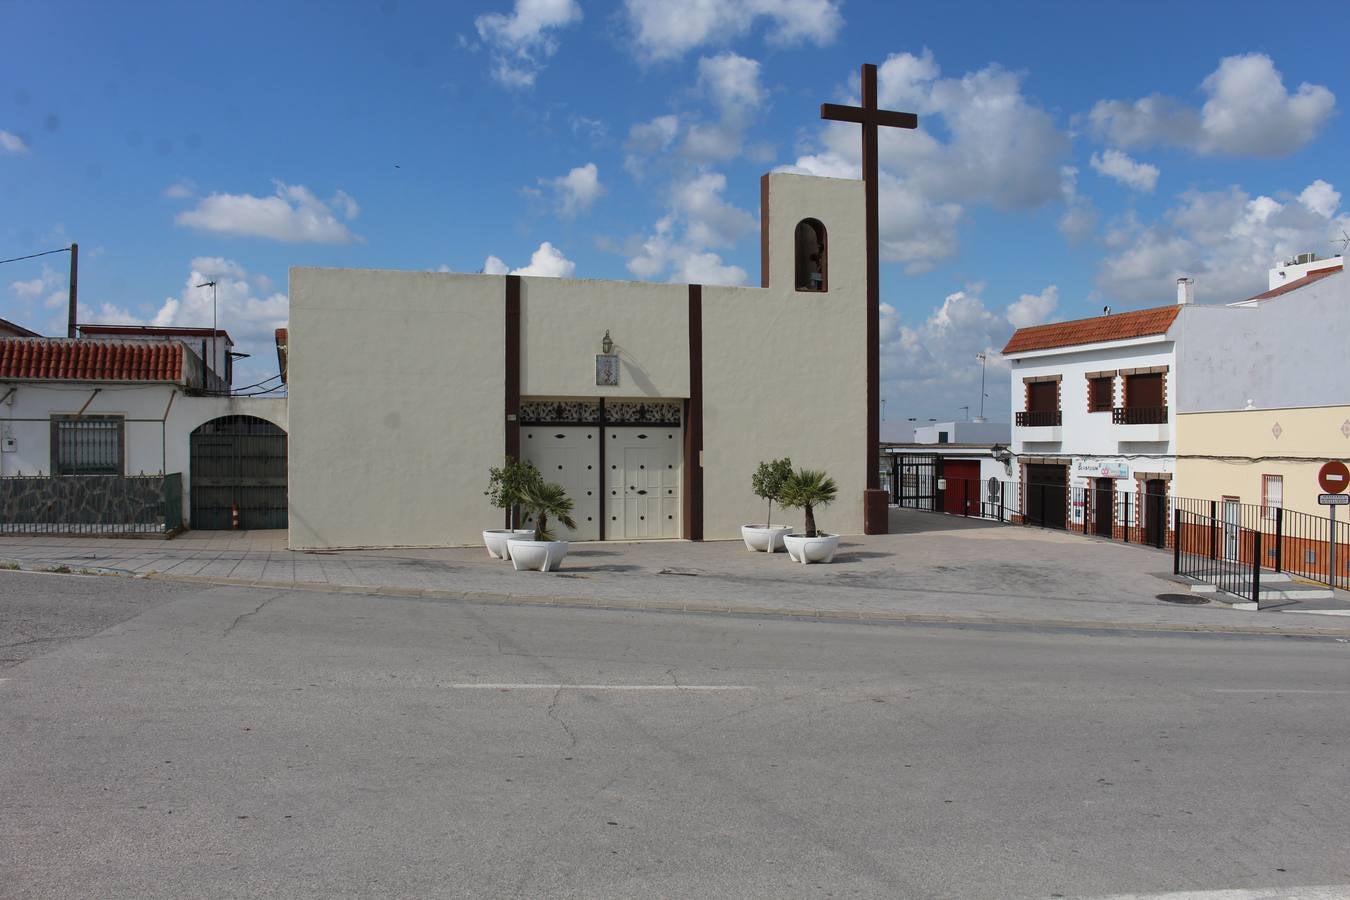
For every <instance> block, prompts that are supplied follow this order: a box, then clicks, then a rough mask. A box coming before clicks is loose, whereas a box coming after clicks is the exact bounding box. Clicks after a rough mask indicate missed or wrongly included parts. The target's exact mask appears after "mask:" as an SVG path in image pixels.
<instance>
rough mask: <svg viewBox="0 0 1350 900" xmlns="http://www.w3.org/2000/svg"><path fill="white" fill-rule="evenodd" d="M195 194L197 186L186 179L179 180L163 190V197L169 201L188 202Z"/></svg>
mask: <svg viewBox="0 0 1350 900" xmlns="http://www.w3.org/2000/svg"><path fill="white" fill-rule="evenodd" d="M196 193H197V186H196V185H194V184H193V183H192V182H191V181H189V180H187V179H186V178H180V179H178V180H177V181H175V182H174V183H173V184H171V185H169V186H168V187H166V188H165V189H164V196H165V197H168V198H169V199H170V200H188V199H191V198H192V196H193V195H194V194H196Z"/></svg>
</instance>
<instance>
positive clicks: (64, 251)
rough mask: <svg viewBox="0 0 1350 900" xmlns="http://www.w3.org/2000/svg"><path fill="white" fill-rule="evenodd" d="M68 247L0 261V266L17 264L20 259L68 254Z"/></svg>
mask: <svg viewBox="0 0 1350 900" xmlns="http://www.w3.org/2000/svg"><path fill="white" fill-rule="evenodd" d="M69 252H70V248H69V247H62V248H61V249H60V250H43V251H42V252H41V253H30V254H28V255H27V256H16V257H14V258H13V259H0V265H3V264H4V263H12V262H18V261H19V260H21V259H37V258H38V257H39V256H51V255H52V254H53V253H69Z"/></svg>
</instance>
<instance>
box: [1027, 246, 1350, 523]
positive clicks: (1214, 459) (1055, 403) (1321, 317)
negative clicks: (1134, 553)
mask: <svg viewBox="0 0 1350 900" xmlns="http://www.w3.org/2000/svg"><path fill="white" fill-rule="evenodd" d="M1341 270H1342V263H1341V259H1340V258H1339V257H1335V258H1333V259H1330V260H1319V259H1317V258H1316V257H1315V256H1313V255H1312V254H1304V255H1302V256H1300V257H1299V258H1298V259H1296V260H1294V261H1291V262H1288V263H1286V264H1285V265H1284V266H1281V267H1278V268H1276V269H1274V270H1272V271H1271V274H1270V289H1269V290H1268V291H1266V292H1264V293H1262V294H1258V295H1256V296H1255V297H1250V298H1246V299H1243V300H1238V301H1235V302H1232V303H1228V304H1226V305H1222V306H1205V305H1200V304H1197V303H1195V302H1194V286H1193V283H1192V282H1191V280H1190V279H1184V278H1183V279H1179V280H1178V283H1177V303H1176V304H1174V305H1171V306H1164V307H1157V308H1153V309H1143V310H1135V311H1132V312H1124V313H1117V314H1114V315H1103V316H1095V317H1093V318H1090V319H1080V320H1077V321H1072V322H1057V323H1052V324H1048V325H1037V326H1032V327H1029V328H1019V329H1018V330H1017V331H1016V332H1015V333H1014V334H1013V336H1012V338H1011V339H1010V340H1009V341H1008V344H1007V346H1006V347H1004V349H1003V354H1004V356H1005V357H1006V358H1007V359H1008V360H1009V362H1010V365H1011V371H1012V375H1011V377H1012V387H1013V414H1014V427H1013V435H1012V450H1013V453H1014V455H1015V457H1016V460H1017V465H1018V468H1019V471H1020V477H1021V480H1022V482H1023V484H1024V485H1050V486H1051V487H1052V488H1054V490H1051V491H1050V492H1049V497H1050V499H1049V501H1044V500H1043V499H1041V500H1038V497H1040V498H1044V497H1045V496H1046V493H1045V492H1044V491H1031V492H1028V493H1027V496H1026V497H1025V503H1026V507H1025V511H1026V512H1027V513H1028V515H1030V516H1031V517H1032V518H1033V519H1036V520H1039V521H1042V522H1043V523H1044V524H1047V525H1052V526H1056V527H1065V526H1066V525H1067V526H1068V527H1074V525H1075V524H1078V525H1082V524H1083V523H1084V522H1085V521H1091V522H1093V523H1094V527H1100V528H1101V529H1103V531H1102V533H1104V534H1105V533H1109V530H1108V529H1109V528H1110V527H1111V522H1112V516H1113V512H1112V509H1113V507H1112V500H1113V494H1119V493H1125V494H1131V495H1133V496H1134V497H1135V498H1136V500H1135V502H1134V506H1133V515H1134V517H1135V518H1134V521H1137V522H1139V523H1140V524H1141V525H1142V527H1143V528H1144V530H1145V532H1146V536H1145V537H1144V539H1145V540H1150V541H1152V540H1153V539H1154V538H1159V543H1161V535H1162V531H1165V530H1166V528H1167V527H1168V523H1169V521H1170V520H1169V518H1168V516H1169V515H1170V508H1171V505H1170V504H1169V502H1168V501H1167V500H1166V499H1164V498H1168V497H1171V498H1176V497H1185V498H1196V499H1200V500H1216V501H1217V500H1220V499H1221V498H1225V497H1228V498H1238V497H1240V498H1242V499H1243V501H1244V502H1247V503H1252V504H1255V503H1258V502H1260V503H1263V504H1265V505H1267V506H1271V507H1273V506H1275V505H1279V504H1284V505H1293V504H1292V503H1291V494H1290V493H1289V491H1288V488H1289V487H1290V486H1292V484H1291V483H1292V482H1297V484H1298V487H1297V490H1298V495H1297V496H1298V505H1299V506H1300V507H1301V508H1302V509H1304V511H1310V512H1317V508H1316V506H1315V504H1313V503H1312V500H1313V499H1314V498H1313V494H1314V493H1315V490H1314V485H1315V478H1314V477H1313V475H1312V474H1309V473H1310V472H1311V473H1313V474H1315V472H1316V469H1317V468H1318V466H1319V465H1320V464H1321V462H1324V461H1325V460H1326V459H1327V458H1336V454H1337V452H1338V451H1339V453H1340V455H1341V456H1345V455H1347V453H1350V385H1347V384H1346V383H1345V381H1344V379H1343V378H1342V377H1340V376H1341V375H1342V374H1343V373H1344V372H1345V371H1346V365H1345V354H1346V350H1345V348H1346V347H1347V346H1350V288H1348V285H1350V282H1347V280H1346V277H1345V276H1344V275H1343V274H1342V271H1341ZM1342 426H1345V427H1344V430H1342ZM1338 439H1339V440H1340V441H1341V444H1340V445H1339V446H1338V444H1337V440H1338ZM1305 482H1306V484H1305ZM1072 488H1077V489H1078V490H1077V491H1074V490H1071V489H1072ZM1024 490H1025V488H1024ZM1061 491H1062V492H1063V493H1062V496H1064V497H1066V498H1072V499H1071V500H1070V499H1066V501H1065V502H1064V503H1062V504H1061V503H1060V502H1059V499H1058V498H1059V497H1060V496H1061V493H1060V492H1061ZM1153 498H1157V499H1156V500H1155V499H1153ZM1140 501H1142V502H1140ZM1041 502H1046V503H1048V505H1047V507H1046V508H1044V509H1039V508H1037V504H1038V503H1041ZM1089 506H1090V507H1091V508H1086V507H1089ZM1061 507H1062V512H1061ZM1115 510H1116V511H1115V513H1114V515H1115V516H1116V517H1117V519H1118V518H1119V515H1120V507H1119V506H1118V505H1117V506H1115ZM1127 514H1129V513H1127Z"/></svg>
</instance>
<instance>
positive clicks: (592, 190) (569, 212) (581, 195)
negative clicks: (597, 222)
mask: <svg viewBox="0 0 1350 900" xmlns="http://www.w3.org/2000/svg"><path fill="white" fill-rule="evenodd" d="M539 183H540V184H541V185H543V186H544V187H545V188H546V189H548V190H549V191H551V192H552V193H553V198H554V203H555V205H556V207H557V210H558V213H559V215H561V216H563V217H564V218H569V219H570V218H572V217H574V216H576V215H577V214H578V213H581V212H585V211H586V210H588V209H590V208H591V205H592V204H593V203H595V201H596V200H598V199H599V198H600V197H601V196H602V195H603V194H604V193H605V187H604V185H602V184H601V183H600V170H599V168H598V167H597V166H596V165H595V163H593V162H588V163H586V164H585V165H584V166H577V167H576V168H575V169H572V170H571V171H569V172H568V173H567V174H566V175H559V176H558V177H557V178H541V179H539Z"/></svg>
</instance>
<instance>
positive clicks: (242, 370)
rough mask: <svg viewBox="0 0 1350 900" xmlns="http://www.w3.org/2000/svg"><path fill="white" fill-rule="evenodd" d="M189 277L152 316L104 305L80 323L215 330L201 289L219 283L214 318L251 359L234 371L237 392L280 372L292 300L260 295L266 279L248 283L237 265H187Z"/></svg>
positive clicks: (86, 312) (217, 261)
mask: <svg viewBox="0 0 1350 900" xmlns="http://www.w3.org/2000/svg"><path fill="white" fill-rule="evenodd" d="M188 270H189V271H188V275H187V277H186V278H185V279H184V280H183V285H182V287H181V288H180V289H179V291H178V293H177V294H176V295H174V296H170V297H165V298H164V301H163V302H162V303H161V304H160V305H159V307H158V308H157V309H153V311H143V312H142V313H140V314H138V313H136V312H134V311H133V310H130V309H127V308H125V307H122V306H118V305H117V304H115V303H109V302H104V303H101V304H99V305H97V306H89V307H85V308H84V309H83V311H82V314H81V321H83V322H89V323H101V324H109V325H155V326H176V327H188V328H209V327H211V319H212V306H211V289H210V288H209V287H206V288H199V287H197V285H199V284H201V283H202V282H205V281H215V282H216V290H215V316H216V321H217V322H218V323H219V326H220V327H221V328H222V329H224V330H225V331H228V332H229V333H230V337H231V338H233V339H234V342H235V350H236V351H238V352H241V353H248V354H250V356H249V357H248V358H247V359H241V360H240V361H239V362H238V363H237V364H236V367H235V377H234V383H235V386H236V387H243V386H245V385H249V384H253V383H254V382H258V381H261V380H263V379H264V378H267V377H268V376H269V375H273V374H275V373H276V371H277V362H276V349H275V348H276V342H275V332H276V329H278V328H281V327H284V326H285V325H286V323H287V320H288V318H289V315H290V301H289V298H288V297H287V296H286V295H285V294H283V293H281V292H272V293H264V294H257V293H255V292H254V290H253V288H252V283H253V282H254V281H255V280H256V279H257V278H259V277H261V276H254V278H253V279H251V278H250V277H249V274H248V272H247V271H246V270H245V269H244V267H243V266H241V265H240V264H239V263H237V262H235V261H234V260H230V259H225V258H223V257H219V256H203V257H197V258H196V259H193V260H192V261H191V262H190V263H189V265H188Z"/></svg>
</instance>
